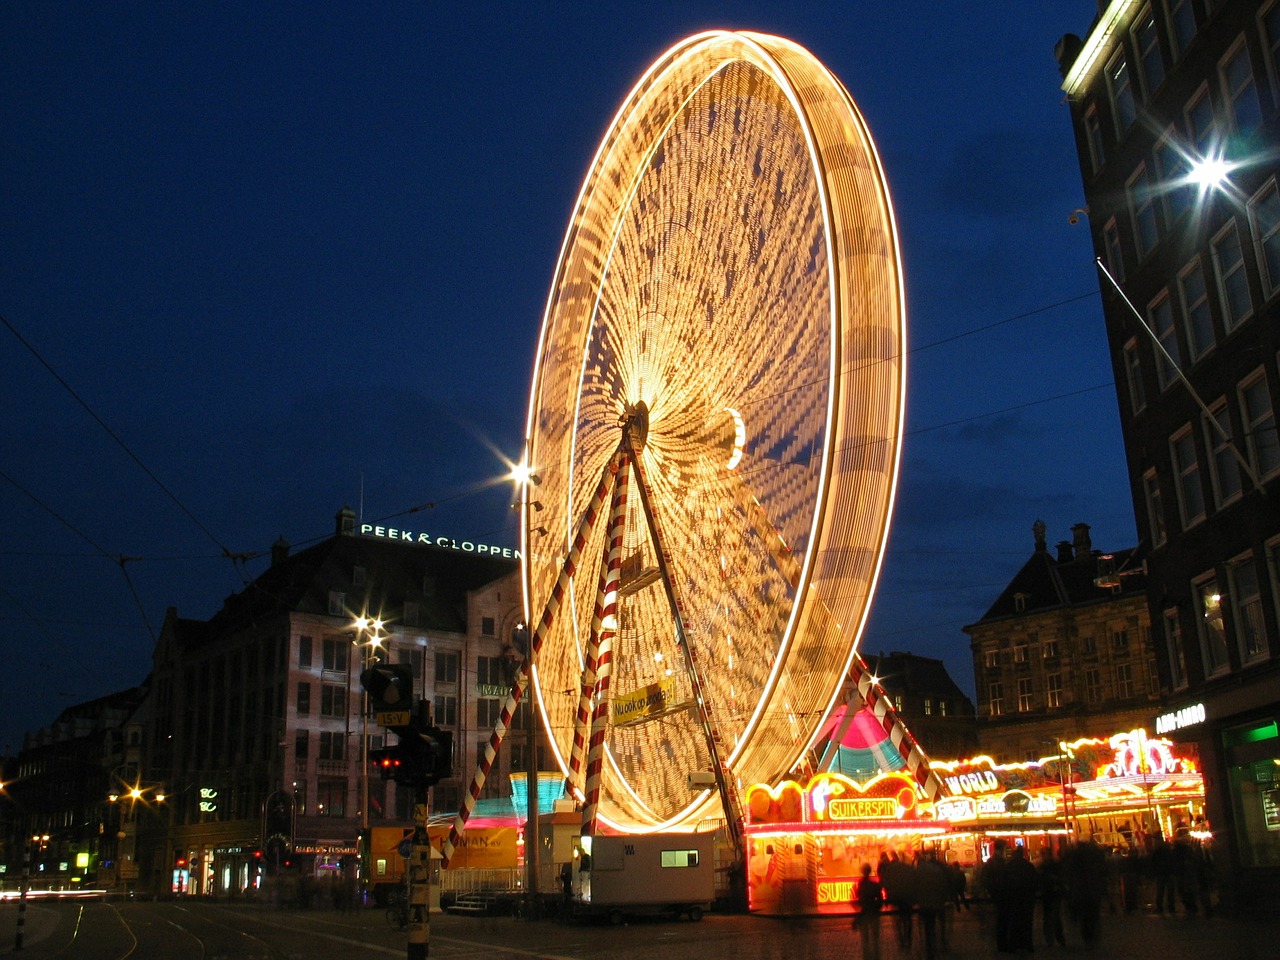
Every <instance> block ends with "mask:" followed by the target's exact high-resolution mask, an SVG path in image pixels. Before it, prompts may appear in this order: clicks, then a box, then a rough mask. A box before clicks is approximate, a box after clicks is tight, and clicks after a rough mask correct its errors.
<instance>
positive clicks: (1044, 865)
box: [1040, 847, 1067, 947]
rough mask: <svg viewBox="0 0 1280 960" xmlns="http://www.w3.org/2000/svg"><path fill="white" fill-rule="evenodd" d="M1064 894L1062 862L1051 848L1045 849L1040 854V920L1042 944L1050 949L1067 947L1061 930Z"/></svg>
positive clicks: (1064, 935) (1064, 934)
mask: <svg viewBox="0 0 1280 960" xmlns="http://www.w3.org/2000/svg"><path fill="white" fill-rule="evenodd" d="M1065 892H1066V884H1065V883H1064V882H1063V879H1062V861H1061V860H1059V859H1058V858H1057V856H1056V855H1055V854H1054V852H1053V847H1045V848H1044V852H1043V853H1042V854H1040V914H1041V917H1040V919H1041V929H1042V930H1043V932H1044V942H1045V944H1046V945H1047V946H1050V947H1051V946H1053V945H1054V944H1055V943H1056V944H1057V945H1058V946H1060V947H1065V946H1066V945H1067V937H1066V933H1065V931H1064V930H1063V928H1062V896H1063V894H1064V893H1065Z"/></svg>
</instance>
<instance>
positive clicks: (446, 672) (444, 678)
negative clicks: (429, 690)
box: [436, 650, 458, 683]
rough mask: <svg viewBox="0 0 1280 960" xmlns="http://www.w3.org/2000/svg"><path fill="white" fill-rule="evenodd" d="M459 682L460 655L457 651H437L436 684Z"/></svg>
mask: <svg viewBox="0 0 1280 960" xmlns="http://www.w3.org/2000/svg"><path fill="white" fill-rule="evenodd" d="M457 682H458V653H457V651H456V650H437V651H436V683H457Z"/></svg>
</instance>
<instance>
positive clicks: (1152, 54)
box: [1131, 6, 1164, 100]
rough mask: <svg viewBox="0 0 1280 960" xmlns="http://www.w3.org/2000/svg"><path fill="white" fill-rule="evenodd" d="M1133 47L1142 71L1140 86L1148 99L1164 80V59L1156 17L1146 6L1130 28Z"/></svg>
mask: <svg viewBox="0 0 1280 960" xmlns="http://www.w3.org/2000/svg"><path fill="white" fill-rule="evenodd" d="M1131 32H1132V34H1133V48H1134V50H1136V51H1137V54H1138V68H1139V69H1140V70H1141V71H1142V88H1143V91H1144V93H1145V95H1146V99H1148V100H1150V99H1151V95H1152V94H1153V93H1155V91H1156V88H1157V87H1159V86H1160V84H1161V82H1162V81H1163V80H1164V60H1163V59H1161V56H1160V32H1159V30H1158V29H1157V28H1156V18H1155V15H1154V14H1153V13H1152V12H1151V7H1150V6H1148V7H1147V8H1146V9H1144V10H1143V11H1142V12H1141V13H1139V14H1138V17H1137V19H1136V20H1135V21H1134V23H1133V28H1132V30H1131Z"/></svg>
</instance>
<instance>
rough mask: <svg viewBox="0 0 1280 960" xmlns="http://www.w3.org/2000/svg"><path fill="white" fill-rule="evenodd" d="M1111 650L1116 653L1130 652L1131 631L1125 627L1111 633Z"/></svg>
mask: <svg viewBox="0 0 1280 960" xmlns="http://www.w3.org/2000/svg"><path fill="white" fill-rule="evenodd" d="M1111 650H1112V651H1113V652H1114V653H1128V652H1129V631H1128V630H1126V629H1125V628H1124V627H1121V628H1120V629H1119V630H1112V631H1111Z"/></svg>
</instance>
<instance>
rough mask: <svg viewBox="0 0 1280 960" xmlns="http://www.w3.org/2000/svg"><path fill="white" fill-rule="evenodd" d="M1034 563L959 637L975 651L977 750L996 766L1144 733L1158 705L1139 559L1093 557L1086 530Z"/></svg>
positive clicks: (1040, 547)
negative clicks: (1066, 745)
mask: <svg viewBox="0 0 1280 960" xmlns="http://www.w3.org/2000/svg"><path fill="white" fill-rule="evenodd" d="M1033 532H1034V540H1035V546H1034V549H1033V551H1032V554H1031V557H1030V558H1029V559H1028V560H1027V562H1026V563H1024V564H1023V565H1022V567H1021V569H1019V570H1018V572H1017V573H1016V574H1014V577H1013V579H1012V580H1011V581H1010V582H1009V585H1008V586H1007V587H1005V588H1004V590H1003V591H1002V592H1001V594H1000V596H999V597H998V598H996V601H995V602H994V603H993V604H992V605H991V607H990V609H988V610H987V612H986V613H985V614H983V616H982V619H981V620H979V621H978V622H976V623H972V624H970V625H969V626H967V627H965V628H964V631H965V633H967V634H968V635H969V641H970V647H971V648H972V651H973V675H974V681H975V689H976V692H977V695H978V745H979V748H980V749H981V751H982V752H983V753H985V754H989V755H990V756H991V757H992V758H994V759H995V760H996V761H997V762H1010V761H1019V760H1028V759H1033V758H1037V757H1042V756H1046V755H1048V754H1051V753H1053V752H1054V751H1056V750H1057V749H1058V744H1060V743H1063V742H1070V741H1073V740H1077V739H1079V738H1081V737H1099V736H1109V735H1111V734H1112V733H1115V732H1116V731H1120V730H1132V729H1136V728H1139V727H1149V726H1150V725H1151V722H1152V719H1153V717H1154V714H1155V708H1156V706H1157V703H1158V695H1157V690H1158V683H1157V680H1156V667H1155V653H1154V649H1153V647H1152V641H1151V630H1150V623H1151V620H1150V617H1149V615H1148V613H1147V599H1146V577H1145V574H1144V568H1143V560H1142V558H1141V556H1140V555H1139V554H1138V552H1137V551H1135V550H1133V549H1128V550H1122V551H1117V552H1115V553H1109V554H1104V553H1102V552H1101V551H1096V550H1094V549H1093V542H1092V539H1091V537H1090V534H1089V525H1088V524H1084V523H1078V524H1076V525H1075V526H1074V527H1072V539H1071V540H1070V541H1067V540H1063V541H1060V542H1059V543H1058V545H1057V550H1056V552H1050V550H1049V548H1048V545H1047V543H1046V539H1045V526H1044V524H1043V523H1041V522H1040V521H1036V523H1035V525H1034V526H1033Z"/></svg>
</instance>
